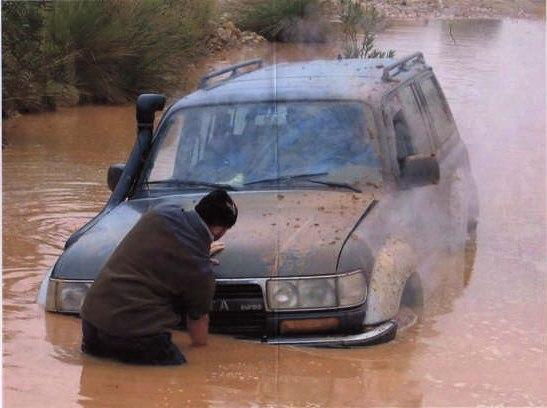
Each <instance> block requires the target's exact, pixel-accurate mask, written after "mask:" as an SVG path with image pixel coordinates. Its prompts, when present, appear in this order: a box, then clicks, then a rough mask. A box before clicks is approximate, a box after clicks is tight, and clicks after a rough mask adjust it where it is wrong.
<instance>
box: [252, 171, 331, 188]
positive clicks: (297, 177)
mask: <svg viewBox="0 0 547 408" xmlns="http://www.w3.org/2000/svg"><path fill="white" fill-rule="evenodd" d="M328 174H329V173H306V174H293V175H289V176H281V177H274V178H268V179H262V180H254V181H249V182H248V183H244V184H243V185H244V186H249V185H251V184H258V183H268V182H275V181H290V180H295V179H299V178H308V177H317V176H326V175H328ZM307 181H312V180H307Z"/></svg>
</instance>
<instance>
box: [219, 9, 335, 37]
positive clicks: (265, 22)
mask: <svg viewBox="0 0 547 408" xmlns="http://www.w3.org/2000/svg"><path fill="white" fill-rule="evenodd" d="M229 3H230V4H229V5H228V7H227V8H228V10H229V12H230V13H231V14H232V15H233V18H234V20H235V23H236V25H237V26H238V28H240V29H241V30H244V31H254V32H256V33H258V34H260V35H262V36H263V37H265V38H266V39H268V40H270V41H283V42H324V41H326V36H327V23H326V21H325V18H324V17H323V13H322V6H323V2H322V1H320V0H237V1H232V2H229Z"/></svg>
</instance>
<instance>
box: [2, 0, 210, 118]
mask: <svg viewBox="0 0 547 408" xmlns="http://www.w3.org/2000/svg"><path fill="white" fill-rule="evenodd" d="M215 4H216V3H215V1H214V0H140V1H124V0H96V1H86V0H72V1H55V2H49V1H42V2H20V1H4V2H2V55H3V58H2V74H3V77H2V85H3V88H2V96H3V112H12V111H20V112H32V111H40V110H45V109H52V108H55V107H56V106H60V105H66V104H75V103H122V102H126V101H129V100H132V99H133V98H134V97H135V96H136V95H137V94H139V93H141V92H150V91H165V90H166V89H168V88H171V87H173V86H177V85H179V86H182V85H183V82H184V81H185V66H186V65H187V64H188V63H189V62H190V61H192V58H194V57H196V56H197V55H199V54H200V53H202V52H203V42H204V40H205V38H206V37H207V36H208V35H209V34H210V32H211V30H212V28H213V27H212V23H211V21H212V19H213V17H214V14H215Z"/></svg>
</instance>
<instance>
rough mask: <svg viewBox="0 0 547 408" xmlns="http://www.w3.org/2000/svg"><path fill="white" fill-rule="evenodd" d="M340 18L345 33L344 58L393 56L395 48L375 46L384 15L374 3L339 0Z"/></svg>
mask: <svg viewBox="0 0 547 408" xmlns="http://www.w3.org/2000/svg"><path fill="white" fill-rule="evenodd" d="M338 8H339V9H338V10H339V11H338V18H339V20H340V23H341V27H342V32H343V34H344V48H343V50H342V56H343V57H344V58H391V57H393V56H394V55H395V51H394V50H387V51H381V50H379V49H377V48H374V41H375V40H376V32H377V28H378V25H379V24H380V23H381V22H382V16H381V15H380V14H379V13H378V10H376V7H374V5H373V4H372V3H368V2H366V1H365V3H363V4H361V3H358V2H357V1H355V0H338Z"/></svg>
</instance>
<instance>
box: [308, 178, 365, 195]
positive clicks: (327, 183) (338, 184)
mask: <svg viewBox="0 0 547 408" xmlns="http://www.w3.org/2000/svg"><path fill="white" fill-rule="evenodd" d="M307 181H309V182H310V183H316V184H323V185H325V186H329V187H344V188H347V189H350V190H353V191H355V192H356V193H362V191H361V190H359V189H358V188H356V187H353V186H352V185H351V184H348V183H341V182H337V181H323V180H307Z"/></svg>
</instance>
